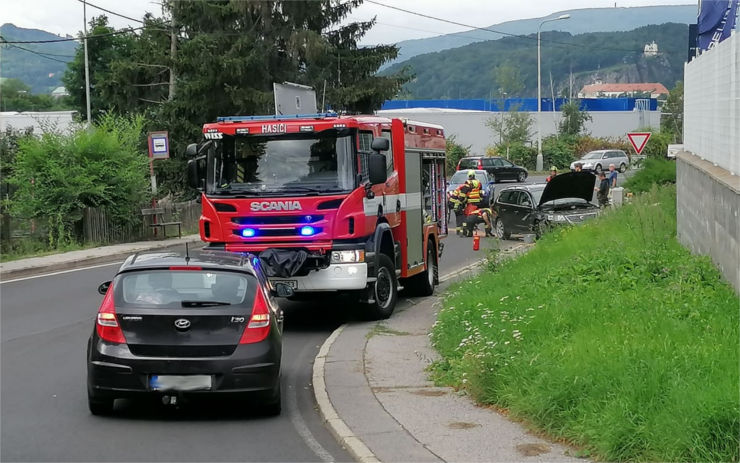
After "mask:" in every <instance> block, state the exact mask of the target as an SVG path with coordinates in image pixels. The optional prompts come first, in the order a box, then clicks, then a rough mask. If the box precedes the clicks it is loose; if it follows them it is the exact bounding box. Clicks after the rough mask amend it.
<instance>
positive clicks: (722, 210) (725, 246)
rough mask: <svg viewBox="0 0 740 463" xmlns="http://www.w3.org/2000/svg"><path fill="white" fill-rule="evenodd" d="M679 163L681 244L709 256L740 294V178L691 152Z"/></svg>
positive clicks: (678, 195) (678, 192)
mask: <svg viewBox="0 0 740 463" xmlns="http://www.w3.org/2000/svg"><path fill="white" fill-rule="evenodd" d="M676 162H677V165H676V170H677V172H676V174H677V178H676V182H677V228H678V230H677V234H678V240H679V241H680V242H681V243H682V244H683V245H684V246H686V247H688V248H689V249H690V250H691V251H692V252H694V253H697V254H704V255H709V256H710V257H711V258H712V260H713V261H714V263H715V264H716V265H717V267H718V268H719V270H720V271H721V272H722V274H723V275H724V277H725V278H726V279H727V281H729V282H730V284H732V285H733V286H734V287H735V291H736V292H737V293H738V294H740V177H738V176H737V175H732V174H730V173H729V172H728V171H726V170H724V169H722V168H721V167H717V166H714V165H713V164H712V163H711V162H708V161H705V160H702V159H700V158H699V157H698V156H695V155H693V154H691V153H688V152H682V153H679V154H678V158H677V161H676Z"/></svg>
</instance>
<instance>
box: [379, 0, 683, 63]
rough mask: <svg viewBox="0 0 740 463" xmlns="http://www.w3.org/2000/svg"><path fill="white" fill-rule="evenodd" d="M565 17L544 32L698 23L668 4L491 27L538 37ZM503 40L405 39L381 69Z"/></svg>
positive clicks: (479, 33) (473, 35)
mask: <svg viewBox="0 0 740 463" xmlns="http://www.w3.org/2000/svg"><path fill="white" fill-rule="evenodd" d="M562 14H570V19H567V20H563V21H553V22H550V23H547V24H545V25H544V26H542V31H543V32H544V31H555V30H557V31H562V32H568V33H570V34H573V35H575V34H583V33H586V32H616V31H630V30H633V29H637V28H638V27H642V26H647V25H651V24H664V23H679V24H691V23H695V22H696V18H697V6H696V5H664V6H640V7H620V8H584V9H577V10H565V11H558V12H557V13H553V14H551V15H548V16H545V17H542V18H532V19H518V20H515V21H506V22H503V23H499V24H494V25H492V26H488V29H495V30H497V31H501V32H505V33H508V34H517V35H529V34H534V33H537V26H538V25H539V24H540V22H541V21H543V20H544V19H548V18H557V17H558V16H560V15H562ZM502 37H504V35H501V34H496V33H493V32H488V31H485V30H481V29H476V30H470V31H465V32H457V33H454V34H446V35H440V36H437V37H429V38H426V39H415V40H404V41H401V42H398V44H397V45H398V47H399V49H400V51H399V54H398V58H397V59H396V60H394V61H392V62H389V63H386V64H385V65H384V66H383V68H381V69H385V68H387V67H390V66H391V65H393V64H395V63H400V62H403V61H406V60H408V59H410V58H413V57H414V56H417V55H422V54H425V53H432V52H436V51H442V50H448V49H451V48H458V47H463V46H465V45H469V44H471V43H476V42H483V41H488V40H496V39H500V38H502Z"/></svg>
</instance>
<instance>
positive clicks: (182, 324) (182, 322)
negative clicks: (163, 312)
mask: <svg viewBox="0 0 740 463" xmlns="http://www.w3.org/2000/svg"><path fill="white" fill-rule="evenodd" d="M175 328H177V329H178V330H186V329H188V328H190V320H187V319H185V318H178V319H177V320H175Z"/></svg>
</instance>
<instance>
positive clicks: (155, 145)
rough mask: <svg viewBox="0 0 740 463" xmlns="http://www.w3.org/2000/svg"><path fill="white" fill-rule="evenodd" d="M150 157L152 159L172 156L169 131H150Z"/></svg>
mask: <svg viewBox="0 0 740 463" xmlns="http://www.w3.org/2000/svg"><path fill="white" fill-rule="evenodd" d="M149 157H150V158H152V159H168V158H169V157H170V140H169V138H168V136H167V132H149Z"/></svg>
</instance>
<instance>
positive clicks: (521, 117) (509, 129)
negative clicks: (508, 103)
mask: <svg viewBox="0 0 740 463" xmlns="http://www.w3.org/2000/svg"><path fill="white" fill-rule="evenodd" d="M533 124H534V118H533V117H532V116H531V115H530V114H529V113H527V112H519V111H518V110H517V108H511V109H510V110H509V111H508V112H506V113H505V114H502V115H500V116H499V115H496V116H491V117H490V118H489V119H488V120H487V121H486V126H488V127H489V128H491V129H492V130H493V131H494V133H495V134H497V135H499V138H500V139H501V141H500V145H510V144H512V143H519V144H525V143H526V142H528V141H529V140H530V139H531V138H532V125H533Z"/></svg>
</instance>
